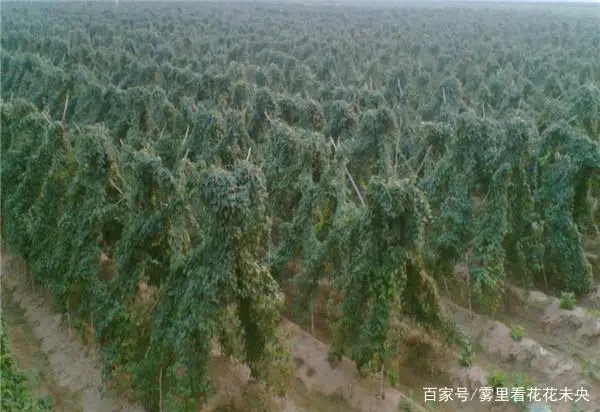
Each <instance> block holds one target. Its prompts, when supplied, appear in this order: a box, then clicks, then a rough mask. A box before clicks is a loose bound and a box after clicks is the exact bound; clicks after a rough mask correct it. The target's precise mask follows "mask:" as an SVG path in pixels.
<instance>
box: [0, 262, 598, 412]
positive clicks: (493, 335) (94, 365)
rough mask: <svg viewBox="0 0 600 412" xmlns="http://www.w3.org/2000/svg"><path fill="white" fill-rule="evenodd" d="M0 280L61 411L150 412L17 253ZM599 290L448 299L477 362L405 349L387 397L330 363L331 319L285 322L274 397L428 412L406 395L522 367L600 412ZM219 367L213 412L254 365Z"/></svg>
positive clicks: (499, 409) (293, 404) (469, 410)
mask: <svg viewBox="0 0 600 412" xmlns="http://www.w3.org/2000/svg"><path fill="white" fill-rule="evenodd" d="M1 279H2V286H3V293H2V297H3V306H5V307H6V308H7V309H10V310H5V312H6V313H7V315H6V320H7V324H8V327H10V328H11V329H12V331H11V336H12V339H13V340H14V342H12V343H13V347H15V348H19V349H18V350H16V354H15V355H16V357H17V359H18V361H19V363H20V365H22V366H21V367H22V368H25V369H35V370H38V371H40V372H39V375H40V377H39V379H38V381H39V382H38V385H37V389H36V391H37V392H36V393H39V394H41V395H49V396H52V397H53V398H55V400H57V401H56V402H55V404H56V406H57V411H58V412H62V411H65V412H66V411H69V412H71V411H83V412H96V411H97V412H112V411H115V412H117V411H122V412H134V411H135V412H138V411H139V412H142V411H143V409H142V408H141V407H140V406H138V405H132V404H130V403H129V402H127V401H126V400H125V399H123V398H122V397H121V398H119V397H118V396H116V395H115V394H114V393H113V392H112V391H111V390H107V389H106V388H102V384H101V377H100V370H101V369H100V363H99V361H98V359H97V357H96V356H95V354H94V352H93V351H88V348H87V347H86V346H85V345H84V344H83V343H82V342H81V341H80V339H78V338H77V337H75V336H70V334H69V332H68V329H67V327H66V325H65V323H66V322H64V320H63V318H62V316H61V315H59V314H56V313H55V312H54V310H53V308H52V307H51V304H50V303H49V299H46V297H45V296H47V294H45V293H44V292H43V291H41V290H39V288H34V289H32V287H31V284H30V283H28V281H27V278H26V276H24V275H23V274H22V272H20V271H19V268H18V266H17V265H14V264H11V261H10V259H8V256H4V257H3V259H2V276H1ZM598 293H600V288H599V289H595V290H594V291H593V292H592V293H590V295H589V296H588V297H587V298H586V299H584V300H582V301H581V305H582V306H577V307H576V308H575V309H573V310H565V309H561V308H560V303H559V300H558V299H556V298H552V297H548V296H546V295H544V294H543V293H541V292H529V293H527V292H524V291H522V290H520V289H518V288H511V290H510V293H509V295H508V297H507V301H506V307H505V308H504V310H503V311H502V314H500V315H498V316H497V317H496V318H495V319H490V318H489V317H487V316H483V315H480V314H474V316H473V317H472V319H471V318H470V317H469V314H468V311H467V310H466V309H465V308H464V307H461V306H459V305H457V304H456V303H453V302H451V301H449V300H448V301H447V302H446V306H447V308H448V310H449V311H450V312H451V313H452V314H453V315H454V317H455V319H456V320H457V321H458V322H459V324H461V326H463V327H464V328H465V329H466V330H468V331H470V333H471V334H472V336H473V337H474V338H475V340H476V343H477V345H476V355H475V358H474V362H473V364H472V366H471V367H469V368H464V367H461V366H459V364H458V356H459V355H458V348H451V349H445V352H444V350H442V349H440V348H439V347H436V346H435V345H433V344H432V345H429V344H428V343H423V341H418V343H417V344H416V345H413V346H410V345H408V344H407V346H406V348H404V349H403V352H402V356H403V359H401V360H403V362H402V363H401V365H402V366H401V369H400V371H399V372H400V382H399V385H398V388H392V387H391V386H390V385H389V384H387V383H386V385H385V391H384V392H385V397H384V398H383V399H382V398H381V397H380V396H378V394H379V392H380V382H379V380H378V379H375V378H372V379H365V378H361V377H360V376H359V374H358V372H357V370H356V367H355V366H354V364H353V363H352V362H351V361H349V360H348V359H345V358H344V359H343V360H342V361H341V362H340V363H339V364H338V365H336V366H335V367H332V366H331V365H330V364H329V362H328V361H327V353H328V345H327V340H328V338H327V335H328V334H327V331H326V330H325V323H324V321H322V319H321V317H322V316H320V315H317V316H316V318H317V319H316V320H317V322H316V326H317V328H316V330H315V336H318V337H320V339H322V340H324V341H325V343H324V342H322V341H319V340H317V339H315V337H313V336H312V335H311V334H310V333H308V332H307V331H306V330H303V329H302V328H301V327H299V326H298V325H296V324H294V323H292V322H290V321H288V320H285V319H284V320H283V321H282V325H281V330H282V332H283V333H284V334H285V335H286V336H288V338H289V339H288V342H289V350H290V352H291V355H292V357H293V360H294V364H295V369H294V377H295V380H294V382H293V384H292V389H291V390H290V391H289V392H288V394H287V396H286V397H285V398H273V399H272V401H273V402H274V404H275V405H276V410H277V411H281V412H360V411H363V412H375V411H377V412H392V411H393V412H397V411H406V410H413V411H414V410H421V411H425V410H426V409H425V408H423V407H422V406H417V405H415V404H414V403H413V406H412V408H408V407H407V406H406V407H402V408H399V404H406V403H408V401H407V399H408V397H406V396H405V395H403V393H412V395H413V401H414V402H416V403H420V404H421V405H423V401H424V393H423V387H425V386H431V387H437V388H440V387H442V386H446V387H448V388H452V389H455V388H457V387H468V388H470V393H471V394H472V393H473V392H474V391H478V390H479V389H480V388H481V387H484V386H489V374H490V373H491V372H492V371H501V372H502V374H504V375H505V376H506V383H507V385H506V386H507V387H509V388H510V387H511V384H513V383H514V382H512V381H511V376H513V375H514V373H517V372H519V373H523V374H526V376H528V377H530V378H531V379H532V381H533V383H534V384H535V387H537V388H545V387H549V388H558V389H560V388H565V387H566V388H569V389H571V390H573V391H576V390H577V389H578V388H581V387H583V388H586V389H587V390H588V394H589V398H590V400H589V401H588V402H585V401H580V402H578V403H576V404H569V403H565V402H558V401H556V402H548V403H547V404H548V406H550V407H551V408H552V411H553V412H563V411H564V412H572V411H578V410H579V411H585V412H600V312H597V311H595V310H596V309H595V308H597V306H595V305H596V304H597V303H600V300H599V299H598V298H597V297H596V294H598ZM584 306H585V307H584ZM11 308H12V309H11ZM19 311H21V315H19V313H17V312H19ZM19 316H21V318H19ZM516 325H518V326H520V327H521V330H522V332H523V336H522V338H521V339H515V338H514V336H513V335H514V331H513V328H514V327H515V326H516ZM28 334H29V335H28ZM415 346H416V349H415ZM425 347H426V348H425ZM424 348H425V349H427V351H426V352H423V349H424ZM416 350H417V351H416ZM415 351H416V352H415ZM419 353H421V354H420V355H419ZM423 353H426V354H423ZM415 358H416V360H415ZM426 365H433V366H431V368H430V366H426ZM211 369H212V370H213V371H214V379H215V382H216V383H217V387H218V392H217V395H216V396H215V397H214V398H213V400H212V402H211V403H210V404H209V405H208V406H207V407H206V408H205V409H206V411H214V410H217V408H218V406H220V405H222V404H223V402H226V401H227V400H228V399H229V400H230V399H238V403H239V401H240V399H242V401H241V402H243V397H242V392H243V388H245V387H246V383H247V382H248V378H249V371H248V368H247V367H245V366H244V365H241V364H238V363H235V362H233V361H232V360H230V359H227V358H223V357H220V356H219V354H218V351H217V352H216V353H215V358H214V360H213V364H212V365H211ZM512 386H520V385H516V384H515V385H512ZM528 403H529V402H525V403H521V404H504V403H500V402H492V403H483V402H480V401H479V400H478V396H476V397H475V399H474V400H473V401H471V402H467V403H461V402H459V401H458V400H454V401H452V402H448V403H440V402H437V403H435V404H433V403H429V404H428V405H427V406H428V408H427V410H433V411H438V412H455V411H456V412H457V411H463V412H477V411H496V412H513V411H515V412H520V411H524V410H527V404H528ZM577 408H578V409H577Z"/></svg>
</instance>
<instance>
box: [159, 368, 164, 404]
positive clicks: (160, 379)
mask: <svg viewBox="0 0 600 412" xmlns="http://www.w3.org/2000/svg"><path fill="white" fill-rule="evenodd" d="M162 404H163V402H162V368H160V371H159V372H158V410H159V411H160V412H162V410H163V409H162Z"/></svg>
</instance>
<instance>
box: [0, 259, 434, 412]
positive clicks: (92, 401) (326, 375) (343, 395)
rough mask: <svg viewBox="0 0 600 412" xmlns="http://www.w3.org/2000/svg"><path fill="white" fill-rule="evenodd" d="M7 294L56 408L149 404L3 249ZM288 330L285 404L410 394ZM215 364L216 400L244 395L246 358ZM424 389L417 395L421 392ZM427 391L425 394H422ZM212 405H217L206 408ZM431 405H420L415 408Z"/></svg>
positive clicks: (11, 317)
mask: <svg viewBox="0 0 600 412" xmlns="http://www.w3.org/2000/svg"><path fill="white" fill-rule="evenodd" d="M0 273H1V276H0V278H1V281H2V298H3V306H5V307H6V312H7V315H6V321H7V327H8V328H10V329H11V336H12V337H13V339H14V342H13V345H12V346H13V347H14V348H19V349H18V350H17V353H16V356H17V359H18V361H19V365H20V367H21V368H25V369H27V368H35V369H36V370H37V371H39V372H38V375H39V379H38V381H39V382H38V383H39V384H38V385H37V392H38V393H39V394H42V395H49V396H52V398H53V399H54V404H55V406H56V410H57V412H143V411H144V410H143V409H142V408H141V407H140V406H137V405H130V404H129V403H127V402H125V401H123V400H121V399H118V398H117V397H116V396H115V395H114V393H112V392H111V391H110V390H108V389H106V388H102V384H101V374H100V371H101V367H100V362H99V359H97V358H96V357H95V356H94V355H93V353H89V354H88V351H87V348H86V347H85V346H84V345H83V344H82V343H81V342H80V339H79V338H77V337H76V336H75V335H73V336H69V332H68V329H67V327H66V325H65V323H66V322H63V321H62V316H61V315H60V314H57V313H55V311H54V309H53V308H52V306H51V305H50V303H49V302H46V301H45V299H44V295H45V293H44V292H43V291H42V290H39V289H38V288H34V290H32V286H31V284H29V283H28V281H27V279H26V276H25V275H23V274H22V273H21V272H20V271H19V268H17V267H16V266H15V265H14V264H12V263H11V260H10V257H9V256H7V255H3V256H2V266H1V270H0ZM281 328H282V331H283V333H284V335H286V336H288V337H289V338H288V342H289V349H290V351H291V354H292V356H293V359H294V362H295V370H294V377H295V382H294V383H295V384H294V385H293V387H292V390H291V391H290V392H289V393H288V395H287V397H286V398H282V399H281V398H279V399H276V403H277V405H278V406H277V408H278V409H277V410H279V411H281V412H375V411H377V412H397V411H398V410H399V409H398V404H399V403H400V402H401V400H402V401H403V402H407V403H408V402H409V400H408V398H406V397H405V396H404V395H403V394H402V393H401V392H399V391H398V390H395V389H393V388H390V387H389V385H388V386H387V388H386V390H385V399H379V398H378V396H377V395H378V393H379V382H378V381H377V380H375V379H371V380H369V379H361V378H360V377H359V375H358V373H357V371H356V367H355V366H354V365H353V364H352V362H351V361H349V360H348V359H343V360H342V361H341V362H340V363H339V364H338V365H337V366H336V367H335V368H332V367H331V366H330V365H329V363H328V361H327V353H328V347H327V345H326V344H324V343H322V342H320V341H318V340H316V339H315V338H314V337H312V336H311V335H310V334H309V333H307V332H305V331H303V330H302V329H301V328H300V327H298V326H297V325H295V324H293V323H291V322H289V321H287V320H284V321H282V326H281ZM212 369H213V370H215V373H214V375H215V376H214V380H215V382H216V383H217V387H218V392H217V396H215V398H214V401H213V402H212V404H213V407H215V406H217V405H218V404H219V402H220V401H221V400H222V399H223V398H224V397H226V396H234V397H235V396H236V394H237V395H239V392H240V391H241V389H240V388H243V387H244V384H245V383H246V382H247V381H248V377H249V371H248V368H247V367H245V366H244V365H239V364H233V363H231V362H230V361H229V360H225V359H219V358H215V359H214V361H213V365H212ZM419 395H420V393H419V394H418V395H417V396H419ZM419 397H420V396H419ZM207 409H208V410H210V409H211V408H210V406H209V407H208V408H207ZM411 410H413V411H419V410H422V411H424V409H422V408H419V407H417V406H416V405H415V406H414V407H413V408H412V409H411Z"/></svg>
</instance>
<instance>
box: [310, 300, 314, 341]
mask: <svg viewBox="0 0 600 412" xmlns="http://www.w3.org/2000/svg"><path fill="white" fill-rule="evenodd" d="M310 333H311V335H313V336H315V301H314V299H311V301H310Z"/></svg>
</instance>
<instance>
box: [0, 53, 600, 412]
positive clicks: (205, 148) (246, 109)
mask: <svg viewBox="0 0 600 412" xmlns="http://www.w3.org/2000/svg"><path fill="white" fill-rule="evenodd" d="M2 66H3V70H6V72H7V75H6V81H4V82H3V93H4V96H5V97H6V98H7V100H3V101H2V103H1V111H0V116H1V121H2V142H1V145H2V147H1V148H2V205H1V207H2V209H1V211H2V234H3V238H5V239H6V240H7V242H8V243H9V244H10V247H11V251H12V252H13V253H15V254H17V255H19V256H21V257H22V258H23V259H25V261H26V262H27V263H28V264H29V266H30V268H31V271H32V273H33V275H34V277H35V279H36V280H37V281H38V282H39V283H41V284H42V285H43V286H44V287H46V288H47V289H48V290H50V291H51V292H52V293H53V295H54V297H55V298H56V302H57V303H58V305H59V307H60V308H61V310H63V311H69V312H70V313H73V314H77V315H78V316H79V317H81V318H83V319H89V321H90V323H91V324H93V327H94V330H95V331H96V334H95V338H96V340H97V343H99V345H100V347H101V349H102V355H103V359H104V372H105V374H104V375H105V377H106V378H107V379H108V378H110V377H111V375H112V374H115V373H122V374H126V375H128V376H130V377H131V385H132V386H133V388H134V389H135V390H136V392H137V393H138V394H139V396H140V397H141V399H142V400H143V402H144V404H145V405H146V406H147V407H148V409H149V410H156V409H157V407H158V406H157V405H158V402H159V399H160V400H162V402H163V404H162V405H161V406H162V407H163V408H165V409H168V410H192V409H194V408H196V407H197V405H198V404H199V403H203V402H205V401H206V399H207V398H208V397H209V396H210V393H211V383H210V372H209V362H210V358H211V356H212V355H211V352H212V344H213V341H214V340H219V342H220V344H221V347H222V349H223V350H224V352H225V354H230V355H233V356H235V357H236V358H238V359H240V360H242V361H244V362H246V363H247V364H248V365H249V366H250V368H251V372H252V376H253V378H255V379H258V380H265V381H270V378H271V376H270V375H271V374H272V373H273V366H274V364H275V366H277V364H278V362H283V361H282V360H281V356H280V354H281V350H280V349H281V348H280V345H281V339H279V337H278V332H277V331H278V328H277V326H278V324H279V322H280V319H281V312H282V309H283V306H284V303H285V297H284V295H283V293H282V287H281V286H282V282H284V281H285V280H286V273H285V268H286V265H287V263H288V262H289V261H290V260H293V259H296V258H298V257H301V258H302V261H303V263H302V267H301V270H300V273H299V274H298V275H297V276H296V277H295V278H294V281H295V282H296V284H297V286H298V294H299V302H300V304H301V305H303V306H304V307H306V308H310V307H312V301H313V300H314V299H315V296H316V295H317V293H318V291H319V285H320V284H322V283H323V281H325V280H327V281H328V282H329V285H330V287H331V288H332V289H333V290H334V291H335V296H336V301H335V302H336V303H335V304H334V306H335V310H332V313H333V315H332V319H331V321H332V328H333V330H334V332H335V333H334V342H333V346H332V354H333V355H335V357H339V356H341V355H342V354H343V353H350V356H351V357H352V359H353V360H354V361H355V362H356V364H357V366H358V367H359V369H363V368H364V367H366V366H369V367H372V368H374V369H379V368H380V366H381V365H379V364H378V362H379V363H382V362H383V363H385V362H386V360H387V359H390V357H391V356H393V355H394V353H393V350H390V339H391V335H392V332H393V330H394V328H395V325H397V322H398V321H399V320H400V319H409V318H410V319H412V320H414V321H416V322H418V323H421V324H423V325H425V326H426V327H430V328H432V329H437V330H442V331H444V332H446V333H445V335H446V336H447V337H449V340H450V339H452V338H453V337H454V336H455V335H456V333H455V332H456V327H455V326H454V325H453V322H452V321H451V320H450V319H449V318H448V316H447V315H446V314H445V313H444V310H443V305H442V303H441V299H440V295H439V293H438V287H437V284H438V282H439V283H440V284H441V283H443V282H444V280H446V278H448V277H450V276H452V275H453V272H454V266H455V264H459V263H462V264H465V265H466V266H467V267H468V269H469V281H470V282H469V286H468V288H469V290H468V293H469V295H471V296H472V298H473V299H474V300H475V301H476V302H478V303H481V304H482V305H483V306H485V307H488V308H489V309H490V310H494V309H497V308H498V305H499V303H500V301H501V298H502V294H503V290H504V285H505V280H512V281H518V282H520V283H522V284H523V285H525V286H531V285H534V284H547V285H548V288H551V287H552V288H556V289H559V290H568V291H574V292H577V293H584V292H585V291H587V290H588V289H589V288H590V286H591V285H592V280H593V278H592V276H593V273H592V268H591V265H590V262H589V261H588V259H587V257H586V255H585V251H584V248H583V237H584V236H590V237H597V236H598V222H599V221H600V219H599V217H600V208H599V207H598V199H600V183H599V181H600V179H598V176H599V172H600V145H599V137H600V135H599V131H600V123H599V122H598V118H599V116H596V115H595V114H594V113H597V110H598V107H600V93H599V92H598V88H597V87H596V86H594V85H593V84H592V83H585V84H584V85H583V86H582V87H580V88H578V89H577V90H575V91H573V94H572V95H570V96H569V98H570V99H571V100H570V103H569V105H565V106H558V107H560V108H561V109H565V110H564V111H562V112H561V111H558V112H554V111H552V112H551V113H550V112H544V113H541V114H537V113H536V114H535V116H532V114H531V112H530V111H525V110H522V109H520V108H519V107H520V105H521V103H520V100H519V99H517V100H516V101H515V102H512V100H511V101H510V102H508V103H507V104H508V105H509V106H510V110H508V111H506V112H504V116H503V117H496V116H493V113H490V112H489V111H488V113H487V115H486V114H485V113H482V112H481V111H480V110H479V108H477V110H475V109H472V108H471V107H469V105H468V104H466V103H465V99H464V98H462V97H461V95H460V85H459V83H458V81H457V80H456V79H454V80H453V79H449V80H446V81H444V82H442V83H441V85H440V86H439V88H437V89H436V92H435V95H434V96H433V97H432V100H431V104H430V105H429V106H428V107H429V108H428V110H429V112H430V116H429V117H430V118H431V119H433V120H431V121H428V122H420V121H417V120H416V119H417V118H418V117H417V116H416V115H415V114H414V113H413V112H412V111H411V110H410V107H409V106H410V105H409V102H408V101H407V100H406V99H404V98H402V97H401V98H397V97H396V96H395V95H394V96H393V98H394V99H396V101H395V105H394V106H391V105H390V104H388V103H389V102H388V100H390V99H389V98H388V99H386V98H385V96H384V94H382V93H378V92H376V91H373V90H371V89H370V88H369V87H367V88H365V89H359V90H351V89H340V90H338V92H339V93H338V96H334V95H333V94H332V95H331V96H330V97H329V98H328V99H325V101H324V102H323V103H321V102H318V101H315V100H313V99H311V98H310V97H308V96H305V97H302V98H300V97H298V98H292V97H291V96H289V95H285V94H277V93H275V92H273V91H272V90H270V89H269V88H267V87H265V86H264V85H263V86H261V85H257V84H251V83H249V82H246V81H239V82H234V81H233V79H234V78H236V77H238V78H239V77H240V76H237V75H236V73H237V72H236V71H235V68H236V66H232V67H233V68H232V71H231V73H229V74H228V76H230V77H231V79H230V80H227V77H222V76H217V75H214V74H210V73H208V74H206V75H205V76H203V78H202V81H201V82H200V83H199V84H200V86H199V92H198V94H197V95H194V96H178V97H177V98H176V99H175V98H174V97H172V96H169V94H168V93H167V92H166V91H165V90H164V89H163V88H162V87H160V86H158V85H156V84H153V85H151V86H136V87H129V88H125V87H120V86H117V85H103V84H102V83H100V82H96V81H94V80H91V79H90V77H91V76H88V75H87V74H86V73H87V72H86V71H85V70H84V69H80V70H78V71H77V70H74V71H72V72H71V73H74V74H72V75H67V74H66V73H65V71H64V70H63V69H62V68H60V67H58V66H54V65H53V64H52V63H50V62H48V61H47V60H45V59H43V58H40V57H38V56H37V55H36V54H32V53H28V52H25V53H21V52H19V51H6V50H2ZM238 69H239V67H238ZM82 73H83V74H86V75H80V74H82ZM130 74H131V75H132V76H134V77H136V78H138V79H139V78H141V77H143V75H144V73H142V72H133V73H130ZM584 80H585V79H584ZM173 82H174V84H175V83H177V81H175V80H174V81H173ZM179 87H182V86H181V85H179ZM500 105H501V103H500V102H497V106H500ZM492 107H494V105H492ZM573 112H576V113H577V112H579V113H581V114H583V116H580V117H578V118H573V117H572V116H571V114H572V113H573ZM326 268H327V270H325V269H326ZM140 285H147V286H148V289H149V290H151V291H152V293H150V294H144V293H140ZM375 360H377V362H375ZM279 366H281V365H279ZM161 394H162V396H161Z"/></svg>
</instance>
